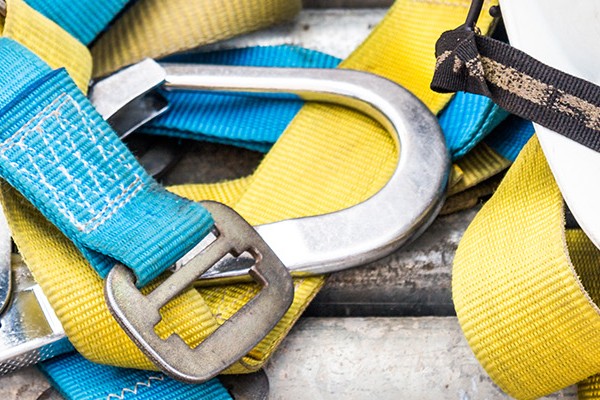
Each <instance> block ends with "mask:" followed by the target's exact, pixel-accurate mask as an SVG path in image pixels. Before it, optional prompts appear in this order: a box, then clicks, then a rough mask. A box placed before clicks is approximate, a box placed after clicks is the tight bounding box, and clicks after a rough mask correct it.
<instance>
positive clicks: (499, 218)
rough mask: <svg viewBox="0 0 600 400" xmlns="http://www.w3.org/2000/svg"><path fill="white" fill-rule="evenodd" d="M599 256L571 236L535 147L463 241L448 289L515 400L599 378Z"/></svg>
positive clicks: (474, 343) (485, 361)
mask: <svg viewBox="0 0 600 400" xmlns="http://www.w3.org/2000/svg"><path fill="white" fill-rule="evenodd" d="M567 248H568V249H567ZM599 257H600V251H599V250H598V249H597V248H596V247H595V246H594V245H593V244H592V243H591V242H590V241H589V240H588V239H587V237H586V236H585V235H584V234H583V233H582V232H581V231H567V232H565V229H564V210H563V201H562V197H561V194H560V191H559V189H558V187H557V185H556V183H555V181H554V178H553V176H552V173H551V172H550V169H549V167H548V165H547V163H546V160H545V158H544V155H543V153H542V150H541V148H540V145H539V142H538V140H537V138H536V137H534V138H532V139H531V141H530V142H529V143H528V144H527V146H526V147H525V148H524V149H523V151H522V152H521V154H520V155H519V157H518V158H517V160H516V162H515V164H514V165H513V167H512V168H511V169H510V170H509V171H508V173H507V175H506V177H505V179H504V181H503V182H502V184H501V185H500V187H499V188H498V191H497V192H496V194H495V195H494V197H493V198H492V199H491V200H490V201H489V202H488V203H487V204H486V205H485V206H484V207H483V209H482V210H481V212H480V213H479V214H478V215H477V217H476V218H475V220H474V221H473V223H472V224H471V226H470V227H469V228H468V230H467V232H466V233H465V235H464V237H463V239H462V241H461V243H460V245H459V248H458V251H457V253H456V257H455V260H454V270H453V282H452V289H453V296H454V302H455V306H456V312H457V315H458V318H459V321H460V323H461V325H462V328H463V331H464V333H465V336H466V337H467V340H468V342H469V344H470V345H471V348H472V349H473V351H474V353H475V355H476V356H477V358H478V359H479V361H480V362H481V364H482V365H483V366H484V368H485V369H486V370H487V372H488V373H489V374H490V376H491V377H492V379H493V380H494V381H495V382H496V383H497V384H498V385H499V386H500V387H501V388H502V389H503V390H504V391H506V392H507V393H508V394H510V395H511V396H514V397H516V398H518V399H533V398H537V397H539V396H543V395H545V394H548V393H551V392H554V391H556V390H558V389H561V388H564V387H566V386H569V385H572V384H574V383H576V382H578V381H580V380H582V379H585V378H586V377H588V376H590V375H593V374H595V373H597V372H600V335H599V334H598V332H600V331H599V329H600V310H599V309H598V307H597V306H596V304H595V303H594V301H593V299H597V298H598V296H599V295H600V280H599V279H598V274H597V266H598V261H600V258H599Z"/></svg>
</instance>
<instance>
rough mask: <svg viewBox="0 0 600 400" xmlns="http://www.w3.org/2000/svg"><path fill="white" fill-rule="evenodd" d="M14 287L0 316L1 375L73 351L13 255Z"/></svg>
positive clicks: (59, 324) (55, 318) (43, 298)
mask: <svg viewBox="0 0 600 400" xmlns="http://www.w3.org/2000/svg"><path fill="white" fill-rule="evenodd" d="M12 268H13V277H14V280H15V282H14V285H13V286H14V290H13V293H12V298H11V303H10V306H9V307H8V308H7V309H6V310H5V311H4V313H3V314H2V317H1V318H0V375H4V374H7V373H9V372H12V371H15V370H17V369H19V368H23V367H26V366H28V365H32V364H37V363H38V362H40V361H44V360H47V359H50V358H52V357H54V356H57V355H59V354H63V353H66V352H68V351H72V350H73V347H72V346H71V343H70V342H69V341H68V339H67V337H66V336H65V331H64V330H63V327H62V325H61V323H60V321H59V319H58V317H57V316H56V314H55V313H54V311H53V310H52V307H51V306H50V303H49V302H48V299H47V298H46V296H44V294H43V293H42V289H41V288H40V287H39V285H38V284H36V283H35V281H34V280H33V277H32V276H31V273H30V272H29V270H28V268H27V266H26V265H25V264H24V263H23V261H22V260H21V258H20V256H18V255H13V263H12Z"/></svg>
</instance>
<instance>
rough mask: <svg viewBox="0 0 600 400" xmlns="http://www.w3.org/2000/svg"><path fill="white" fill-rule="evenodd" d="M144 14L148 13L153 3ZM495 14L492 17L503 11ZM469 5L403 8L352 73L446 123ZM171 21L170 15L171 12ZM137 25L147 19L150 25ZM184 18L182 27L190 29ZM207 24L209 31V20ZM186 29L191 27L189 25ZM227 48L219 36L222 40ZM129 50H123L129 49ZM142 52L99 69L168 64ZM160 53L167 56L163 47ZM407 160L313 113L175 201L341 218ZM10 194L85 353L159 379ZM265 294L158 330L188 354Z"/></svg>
mask: <svg viewBox="0 0 600 400" xmlns="http://www.w3.org/2000/svg"><path fill="white" fill-rule="evenodd" d="M236 1H237V0H233V3H232V4H239V2H236ZM141 3H146V0H143V1H142V2H141ZM141 3H140V4H141ZM147 3H148V4H155V6H156V7H158V8H157V9H156V10H162V8H161V7H163V8H164V7H165V6H166V5H167V4H168V6H169V7H168V8H169V9H170V8H172V9H174V10H176V9H178V7H177V6H175V5H174V4H175V3H173V2H154V1H153V2H149V1H148V2H147ZM176 3H177V4H179V3H180V2H176ZM183 3H186V2H183ZM191 3H193V4H197V2H191ZM223 3H224V2H223V1H219V2H216V1H209V0H206V4H210V5H213V6H215V5H219V4H220V5H222V4H223ZM250 3H252V4H257V3H258V2H250ZM250 3H248V4H250ZM261 4H262V3H261ZM270 4H275V3H270ZM486 4H487V5H488V6H489V5H491V4H492V2H489V1H488V2H487V3H486ZM136 5H137V4H136ZM161 5H162V6H161ZM184 5H185V4H184ZM469 5H470V0H450V1H443V2H438V1H430V0H399V1H398V2H397V3H396V4H395V6H394V7H393V8H392V9H391V10H390V12H389V14H388V15H387V17H386V18H385V19H384V21H383V22H382V23H381V24H380V25H379V26H378V27H377V28H376V29H375V31H374V32H373V33H372V35H371V36H370V37H369V39H367V41H366V42H365V43H364V44H363V45H362V46H361V47H359V48H358V50H356V51H355V52H354V53H353V55H352V56H350V58H349V59H348V60H346V61H345V62H344V63H343V64H342V66H343V67H344V68H354V69H363V70H367V71H371V72H374V73H378V74H381V75H383V76H386V77H387V78H389V79H392V80H395V81H396V82H399V83H401V84H403V85H404V86H406V87H407V88H408V89H409V90H411V91H412V92H413V93H415V94H416V95H417V96H418V97H419V98H420V99H421V100H423V101H424V102H425V103H426V104H427V105H428V106H429V107H430V109H431V110H432V111H434V112H438V111H439V110H441V108H442V107H443V106H444V105H445V104H446V102H447V101H448V100H449V98H450V96H449V95H439V94H436V93H434V92H432V91H431V90H430V89H429V81H430V77H431V75H432V73H433V69H434V65H435V58H434V52H433V47H434V44H435V41H436V40H437V38H438V36H439V34H440V33H441V32H442V31H443V30H447V29H451V28H453V27H455V26H457V25H458V24H460V23H461V22H462V21H463V20H464V16H465V14H466V11H467V9H468V7H469ZM139 7H145V6H142V5H140V6H139ZM134 8H135V6H134ZM156 10H154V8H153V7H151V10H148V14H144V13H142V12H138V11H136V12H135V13H138V14H135V13H134V14H135V15H138V16H137V17H135V18H134V17H124V18H133V19H134V20H135V21H134V22H128V21H129V20H125V21H126V22H123V23H121V22H117V23H116V24H115V26H114V27H113V28H112V29H111V32H112V30H115V31H114V32H115V33H110V32H109V33H108V34H107V36H105V37H106V38H111V37H113V35H114V37H116V38H115V39H112V40H109V39H102V40H106V41H108V42H110V43H113V44H112V45H115V46H116V45H118V44H119V43H118V42H119V41H120V40H121V38H124V37H135V38H137V37H138V36H137V35H138V33H136V32H128V33H125V32H122V31H121V30H125V29H132V28H131V26H146V24H150V25H148V26H153V25H152V24H153V23H154V22H153V21H146V20H144V19H143V18H150V17H149V16H150V15H156V12H157V11H156ZM263 11H264V10H263ZM9 12H10V10H9ZM164 12H166V13H167V14H168V13H169V12H171V10H164ZM248 12H249V9H240V8H239V7H238V8H233V9H229V8H227V7H224V8H223V9H222V10H221V14H218V13H213V15H214V16H216V15H221V16H222V18H224V19H225V22H224V25H220V26H230V25H231V24H235V21H236V20H237V19H236V18H246V19H247V20H248V21H251V20H252V18H249V17H247V13H248ZM223 13H224V14H223ZM240 13H241V14H242V15H243V16H242V17H240V16H239V14H240ZM159 14H161V13H159ZM126 15H127V14H126ZM163 15H166V14H163ZM262 15H263V16H264V14H262ZM159 16H160V15H159ZM204 17H206V16H204ZM138 18H142V19H140V21H139V25H138V21H137V19H138ZM182 18H183V17H180V19H179V20H177V19H175V20H176V21H186V19H185V18H183V19H182ZM198 21H199V22H202V19H199V20H198ZM490 22H491V17H490V16H489V15H488V14H487V13H484V14H482V18H481V20H480V24H481V26H487V25H489V24H490ZM194 23H196V21H194ZM132 24H133V25H132ZM181 24H182V25H183V23H181ZM198 24H199V25H202V24H201V23H198ZM185 25H186V27H189V24H188V23H187V22H186V23H185ZM208 25H210V24H208V23H206V24H204V25H202V26H204V28H203V29H207V28H206V27H207V26H208ZM215 26H217V25H215ZM250 26H255V25H250ZM156 29H158V28H156ZM211 29H212V28H211ZM218 29H221V28H214V31H215V32H216V31H217V30H218ZM129 35H131V36H129ZM141 36H144V37H145V35H141ZM213 36H214V35H213ZM220 37H221V36H218V35H217V36H214V38H215V40H216V39H217V38H220ZM162 38H163V37H161V38H156V41H157V42H162ZM164 38H166V36H164ZM128 40H129V39H128ZM128 40H125V39H123V41H125V42H127V41H128ZM195 40H200V39H197V38H196V39H195ZM151 41H152V40H151ZM108 42H107V43H108ZM101 43H104V42H102V41H101V42H98V45H97V46H101ZM145 43H146V42H140V44H139V46H145V45H146V44H145ZM186 43H187V42H186ZM198 44H200V43H198ZM112 45H111V46H112ZM188 45H189V44H186V46H188ZM45 46H46V45H45ZM56 46H62V43H53V44H52V45H51V47H56ZM102 46H104V45H103V44H102ZM106 46H108V45H106ZM136 46H137V42H135V43H124V47H126V48H127V47H129V49H127V50H123V53H124V54H126V55H121V54H118V53H120V51H121V50H116V49H108V47H107V48H106V49H104V50H102V51H100V50H95V54H96V55H97V56H98V57H99V58H105V60H96V61H97V62H98V64H97V65H98V67H97V71H100V72H98V73H100V74H102V73H104V72H105V71H109V70H111V69H113V68H117V67H118V66H119V65H122V64H123V63H129V62H133V61H135V58H136V57H141V56H144V55H154V56H156V55H157V54H162V53H146V51H150V50H147V49H145V48H142V50H141V51H138V49H136V48H135V47H136ZM109 47H110V46H109ZM159 47H160V48H161V49H162V44H161V45H160V46H159ZM100 48H101V47H97V48H96V49H100ZM178 48H179V47H177V46H176V47H175V49H178ZM161 49H159V51H162V50H161ZM169 49H170V50H167V51H173V47H170V48H169ZM110 51H115V52H116V53H117V54H116V55H115V56H114V59H113V58H112V56H110V57H109V55H110V54H111V52H110ZM152 51H154V50H152ZM96 52H98V53H96ZM132 54H133V56H132ZM46 57H51V55H46ZM115 60H116V61H115ZM396 157H397V155H396V152H395V147H394V145H393V143H392V141H391V138H390V137H389V136H388V134H387V133H386V132H385V131H384V130H383V129H382V128H381V127H380V126H379V125H378V124H377V123H375V122H374V121H372V120H370V119H368V118H366V117H365V116H363V115H361V114H358V113H355V112H352V111H349V110H348V109H345V108H341V107H334V106H324V105H309V106H306V107H304V108H303V109H302V111H301V112H300V113H299V115H298V116H297V117H296V118H295V119H294V120H293V121H292V123H291V124H290V126H289V127H288V129H287V130H286V132H285V133H284V134H283V136H282V138H281V139H280V140H279V141H278V142H277V144H276V145H275V146H274V148H273V150H272V151H271V152H270V153H269V154H268V155H267V156H266V158H265V160H264V161H263V163H262V164H261V165H260V167H259V168H258V170H257V171H256V173H254V174H253V175H252V176H250V177H248V178H245V179H241V180H237V181H234V182H230V183H226V184H217V185H187V186H182V187H177V188H174V189H173V190H174V191H177V192H178V193H180V194H182V195H185V196H187V197H190V198H192V199H206V198H212V199H215V200H219V201H224V202H226V203H228V204H230V205H232V206H233V207H234V208H235V209H236V210H237V211H238V212H240V213H241V214H242V215H243V216H244V217H245V218H246V219H247V220H248V221H249V222H250V223H253V224H258V223H265V222H271V221H277V220H281V219H286V218H292V217H298V216H305V215H314V214H320V213H324V212H328V211H334V210H338V209H341V208H345V207H348V206H351V205H353V204H356V203H358V202H360V201H362V200H364V199H366V198H368V197H369V196H371V195H372V194H374V193H375V192H376V191H377V190H378V189H379V188H380V187H381V186H382V185H383V184H384V183H385V182H386V181H387V179H388V177H389V176H390V175H391V173H392V171H393V168H394V165H395V162H396ZM2 191H3V194H4V204H5V207H6V212H7V215H8V218H9V222H10V224H11V228H12V231H13V235H14V238H15V241H16V242H17V244H18V245H19V248H20V250H21V252H22V253H23V256H24V258H25V260H26V262H27V263H28V265H29V267H30V268H31V270H32V272H33V274H34V276H35V277H36V279H37V280H38V282H39V283H40V285H41V286H42V288H43V290H44V292H45V294H46V295H47V296H48V298H49V301H50V303H51V304H52V306H53V307H54V309H55V310H56V312H57V315H58V316H59V318H60V319H61V321H62V322H63V324H64V327H65V330H66V332H67V335H68V336H69V338H70V339H71V341H72V343H73V344H74V345H75V347H76V348H77V349H78V350H79V351H80V352H81V353H82V354H83V355H85V356H86V357H88V358H90V359H92V360H94V361H97V362H101V363H106V364H112V365H117V366H124V367H134V368H146V369H149V368H154V366H152V365H151V364H150V363H149V362H148V360H146V359H145V357H143V355H142V354H141V353H140V352H139V350H138V349H137V348H136V347H135V345H134V344H133V343H132V342H131V341H130V340H129V338H128V337H127V336H126V335H125V334H124V333H123V332H122V331H121V329H120V328H119V326H118V325H117V324H116V323H115V321H114V320H113V319H112V317H111V316H110V315H109V313H108V310H107V309H106V305H105V303H104V299H103V294H102V287H101V286H102V285H101V282H100V279H98V277H97V276H96V274H95V273H94V272H93V270H92V269H91V268H90V267H89V265H88V264H87V262H86V261H85V260H84V259H83V258H82V256H81V255H80V254H79V253H78V252H77V250H76V249H75V247H74V246H73V245H72V244H71V243H70V242H69V241H68V240H67V239H66V238H65V237H64V236H63V235H61V234H60V232H59V231H58V230H57V229H56V228H55V227H54V226H52V225H51V224H50V223H48V222H47V221H46V220H45V219H44V218H43V217H42V216H41V214H40V213H39V212H38V211H37V210H35V209H34V208H33V207H32V206H31V205H30V204H29V203H28V202H26V201H25V200H24V199H23V198H22V197H21V196H20V195H19V194H18V193H17V192H16V191H15V190H13V189H12V188H10V187H8V185H3V186H2ZM398 206H399V207H401V205H398ZM323 281H324V280H323V278H322V277H314V278H308V279H299V280H296V282H295V285H296V286H295V289H296V294H295V299H294V303H293V305H292V307H291V308H290V310H289V311H288V313H287V314H286V316H285V317H284V318H283V320H282V321H281V322H280V323H279V324H278V325H277V327H276V328H275V329H274V330H273V331H272V332H271V333H270V334H269V335H268V336H267V337H266V338H265V339H264V340H263V341H262V342H261V343H260V344H259V345H258V346H257V347H256V348H255V349H253V350H252V351H251V352H250V354H249V355H248V356H247V357H244V358H243V359H242V360H241V361H240V363H238V364H236V365H234V366H233V367H232V368H230V370H229V371H228V372H235V373H239V372H249V371H253V370H256V369H257V368H259V367H260V366H261V365H262V364H263V363H264V361H265V360H266V359H267V358H268V357H269V355H270V354H271V352H272V351H273V349H274V348H275V347H276V346H277V344H278V343H279V342H280V341H281V340H282V339H283V337H284V336H285V334H286V333H287V331H288V330H289V329H290V327H291V326H292V324H293V322H294V321H295V320H296V319H297V318H298V317H299V316H300V314H301V312H302V311H303V310H304V308H305V307H306V305H307V304H308V302H309V301H310V299H312V298H313V297H314V295H315V294H316V293H317V291H318V290H319V288H320V287H321V285H322V284H323ZM255 292H256V287H255V286H254V285H236V286H223V287H214V288H202V289H199V290H198V291H195V290H190V291H188V292H186V293H185V294H184V295H182V296H181V298H180V299H178V301H177V302H176V303H175V302H174V303H173V304H170V305H169V306H168V307H167V308H166V309H165V310H164V314H163V320H164V325H161V326H159V330H160V332H161V335H163V336H164V335H166V334H167V333H168V332H170V331H172V330H173V329H174V327H175V326H177V327H178V328H177V329H178V332H179V334H180V335H181V336H182V338H183V339H184V340H185V341H186V342H187V343H188V344H190V345H195V344H197V343H198V342H200V341H201V340H202V339H203V338H205V337H206V336H207V335H208V334H209V333H210V332H212V330H213V329H215V327H216V326H218V325H219V324H220V323H222V322H223V321H224V320H226V319H227V318H228V317H230V316H231V315H232V314H233V313H235V312H236V311H237V310H238V309H239V308H240V307H241V306H242V305H243V304H244V303H245V302H246V301H248V300H249V299H250V298H251V297H252V296H253V295H254V294H255Z"/></svg>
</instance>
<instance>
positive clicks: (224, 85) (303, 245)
mask: <svg viewBox="0 0 600 400" xmlns="http://www.w3.org/2000/svg"><path fill="white" fill-rule="evenodd" d="M157 86H162V87H163V88H166V89H187V90H220V91H242V92H285V93H293V94H296V95H298V96H300V97H301V98H303V99H306V100H313V101H324V102H331V103H336V104H340V105H343V106H347V107H351V108H353V109H356V110H358V111H361V112H363V113H365V114H367V115H369V116H371V117H372V118H374V119H375V120H377V121H378V122H379V123H380V124H381V125H382V126H383V127H384V128H386V129H387V130H388V131H389V132H390V134H391V136H392V138H393V139H394V142H395V144H396V146H397V148H398V150H399V153H400V154H399V158H398V163H397V165H396V169H395V171H394V173H393V175H392V177H391V178H390V179H389V181H388V183H387V184H386V185H385V186H384V187H383V188H382V189H381V190H380V191H379V192H378V193H376V194H375V195H374V196H372V197H371V198H369V199H368V200H366V201H364V202H362V203H360V204H357V205H355V206H353V207H350V208H347V209H344V210H340V211H336V212H333V213H329V214H323V215H318V216H312V217H305V218H297V219H290V220H285V221H279V222H275V223H272V224H267V225H261V226H257V227H255V229H252V228H251V227H250V226H249V225H247V224H245V223H243V221H242V220H241V218H240V217H239V216H237V214H235V213H234V212H233V211H232V210H229V211H227V212H225V213H224V214H223V212H222V209H221V208H219V207H218V206H216V205H214V204H211V203H209V204H208V208H209V211H211V213H213V217H214V218H215V223H216V226H217V229H218V230H221V228H223V227H228V226H229V225H231V226H233V227H235V229H233V230H227V229H228V228H227V229H225V230H223V231H221V232H219V233H218V234H217V238H216V240H215V242H214V243H212V244H211V245H209V246H208V247H207V249H206V251H202V252H200V253H199V254H197V255H195V256H193V257H192V258H191V261H190V262H189V263H188V265H186V266H184V267H183V268H180V269H178V270H177V271H176V272H175V273H174V274H173V275H171V276H170V277H169V278H167V280H166V281H165V282H164V283H162V284H161V285H160V286H158V287H157V288H156V289H155V290H154V291H152V292H151V293H150V294H148V295H147V296H144V295H142V294H141V293H140V292H139V291H138V290H137V289H136V288H135V280H134V276H133V273H132V272H131V271H130V270H129V269H128V268H126V267H124V266H120V265H118V266H116V267H115V268H113V270H112V271H111V272H110V273H109V275H108V277H107V279H106V284H105V297H106V300H107V303H108V306H109V309H110V310H111V312H112V313H113V316H114V317H115V319H116V320H117V322H118V323H119V324H120V325H121V327H122V328H123V329H124V330H125V331H126V332H127V333H128V334H129V336H130V337H131V338H132V339H133V340H134V341H135V342H136V343H137V344H138V346H139V347H140V349H142V351H143V352H144V353H145V354H146V355H147V356H148V357H149V358H150V359H151V360H152V361H153V362H154V363H155V364H156V365H157V366H158V367H159V368H160V369H162V370H163V371H164V372H165V373H167V374H169V375H171V376H173V377H175V378H176V379H180V380H184V381H186V382H203V381H205V380H207V379H209V378H211V377H213V376H215V375H216V374H218V373H219V372H220V371H221V370H223V369H224V368H226V367H228V366H229V365H231V364H232V363H233V362H235V361H236V360H237V359H239V358H241V357H242V356H244V355H245V354H246V352H248V351H249V350H250V349H251V348H252V347H253V346H254V345H255V344H256V343H258V342H259V341H260V340H261V339H262V338H263V337H264V336H266V334H267V333H268V332H269V331H270V329H271V328H272V327H273V326H274V325H275V324H276V323H277V321H278V319H279V318H280V317H281V316H282V315H283V313H284V312H285V310H286V309H287V307H286V305H287V306H289V304H290V303H289V302H291V296H292V295H293V289H292V286H291V278H290V276H289V274H287V270H289V271H291V272H294V273H296V274H320V273H328V272H333V271H337V270H340V269H345V268H349V267H353V266H357V265H361V264H364V263H367V262H369V261H372V260H375V259H378V258H381V257H383V256H385V255H387V254H389V253H390V252H392V251H393V250H395V249H397V248H398V247H399V246H400V245H402V244H404V243H406V242H407V241H408V240H410V239H411V238H413V237H414V236H415V235H417V234H418V233H420V232H421V231H422V230H424V229H425V227H426V226H427V225H428V224H429V223H430V222H431V221H432V220H433V218H434V217H435V215H436V214H437V211H438V210H439V208H440V207H441V204H442V200H443V198H444V193H445V188H446V185H447V180H448V171H449V165H450V162H449V156H448V152H447V150H446V147H445V142H444V137H443V135H442V132H441V130H440V128H439V125H438V123H437V119H436V118H435V116H433V115H432V114H431V112H430V111H429V110H428V109H427V107H426V106H425V105H424V104H422V103H421V102H420V101H419V100H418V99H417V98H416V97H415V96H414V95H412V94H411V93H409V92H408V91H407V90H405V89H403V88H402V87H400V86H399V85H397V84H395V83H393V82H391V81H389V80H387V79H384V78H381V77H379V76H376V75H372V74H369V73H365V72H359V71H352V70H340V69H336V70H322V69H319V70H315V69H286V68H251V67H222V66H204V65H177V64H171V65H168V64H164V65H159V64H157V63H156V62H154V61H152V60H146V61H143V62H141V63H139V64H137V65H134V66H133V67H130V68H128V69H126V70H124V71H122V72H120V73H117V74H116V75H115V76H113V77H110V78H107V79H106V80H105V81H102V82H99V83H98V84H97V85H96V86H95V87H94V90H93V92H92V94H91V100H92V102H93V103H94V105H95V106H96V108H97V109H98V111H99V112H100V113H101V114H102V115H103V116H104V117H105V118H107V117H108V116H110V115H114V114H115V113H116V112H117V111H118V110H120V109H122V108H123V107H125V106H128V107H130V106H131V104H133V103H135V100H136V99H137V98H139V96H141V95H144V94H146V93H148V92H149V91H150V90H152V89H153V88H155V87H157ZM123 88H131V90H123ZM115 89H118V90H115ZM133 123H135V121H133ZM221 207H224V206H221ZM220 225H221V227H220ZM224 232H226V234H224ZM261 237H262V239H261ZM237 241H241V242H239V243H238V242H237ZM234 243H237V245H235V246H233V244H234ZM232 246H233V247H232ZM248 251H249V253H250V254H251V256H250V257H247V256H244V253H248ZM229 253H231V254H233V255H234V256H235V257H234V258H233V259H232V258H231V257H225V256H226V255H227V254H229ZM257 255H260V256H257ZM277 257H279V259H280V260H281V261H279V259H278V258H277ZM184 258H186V259H187V256H186V257H184ZM248 258H250V259H251V260H250V261H251V262H250V264H251V265H253V266H252V267H251V268H248ZM281 262H283V263H281ZM261 263H263V264H264V265H263V267H262V268H261V265H262V264H261ZM284 265H285V266H286V267H287V270H286V269H285V267H284ZM209 269H210V271H208V270H209ZM207 271H208V272H207ZM284 271H286V273H283V272H284ZM248 274H249V275H251V276H252V277H253V278H255V280H258V281H259V282H260V283H261V284H262V286H263V290H262V291H261V293H260V294H259V295H257V296H256V297H255V298H254V299H252V300H251V301H250V303H248V304H247V305H246V306H244V307H243V308H242V310H240V311H239V312H238V313H236V314H235V315H234V316H233V317H232V318H230V319H229V320H228V321H227V322H226V323H225V324H224V325H222V326H221V327H220V328H219V329H217V331H215V333H213V334H212V335H211V336H209V337H208V338H207V339H206V340H205V341H204V342H202V343H201V344H200V345H199V346H198V347H197V348H195V349H190V348H189V347H188V346H187V345H186V344H185V343H183V341H182V340H181V339H180V338H179V337H177V336H171V337H169V338H168V339H167V340H162V339H160V338H159V337H158V336H157V334H156V333H155V332H154V326H155V325H156V324H157V323H158V322H159V321H160V314H159V309H160V307H162V306H163V305H164V304H165V303H166V302H167V301H169V300H170V299H171V298H173V297H174V296H175V295H177V294H178V293H180V292H181V291H182V290H184V289H185V288H186V287H188V286H189V285H191V284H192V283H193V282H194V281H195V280H196V279H198V278H200V276H201V275H202V276H203V278H206V279H235V278H239V277H244V276H247V275H248ZM276 283H277V285H276ZM271 307H273V308H274V310H270V308H271ZM282 310H283V311H282Z"/></svg>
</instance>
